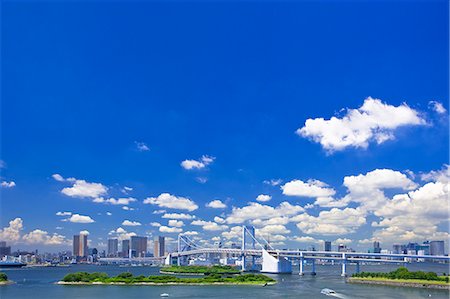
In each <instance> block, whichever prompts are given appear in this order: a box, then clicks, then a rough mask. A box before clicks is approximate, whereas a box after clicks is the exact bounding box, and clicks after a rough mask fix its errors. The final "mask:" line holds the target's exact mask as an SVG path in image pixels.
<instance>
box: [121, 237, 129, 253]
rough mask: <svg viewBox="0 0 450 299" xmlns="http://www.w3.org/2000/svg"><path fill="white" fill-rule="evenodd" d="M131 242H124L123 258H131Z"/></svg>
mask: <svg viewBox="0 0 450 299" xmlns="http://www.w3.org/2000/svg"><path fill="white" fill-rule="evenodd" d="M129 254H130V240H122V257H130V256H129Z"/></svg>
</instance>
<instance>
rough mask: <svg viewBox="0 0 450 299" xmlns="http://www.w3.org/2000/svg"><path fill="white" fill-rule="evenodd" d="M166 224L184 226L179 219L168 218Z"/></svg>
mask: <svg viewBox="0 0 450 299" xmlns="http://www.w3.org/2000/svg"><path fill="white" fill-rule="evenodd" d="M168 225H169V226H174V227H182V226H184V222H183V221H181V220H175V219H170V220H169V223H168Z"/></svg>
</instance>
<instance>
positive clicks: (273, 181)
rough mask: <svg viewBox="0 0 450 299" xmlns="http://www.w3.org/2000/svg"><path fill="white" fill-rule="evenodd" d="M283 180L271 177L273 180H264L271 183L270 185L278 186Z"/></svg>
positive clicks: (267, 183)
mask: <svg viewBox="0 0 450 299" xmlns="http://www.w3.org/2000/svg"><path fill="white" fill-rule="evenodd" d="M282 182H283V180H282V179H271V180H265V181H263V183H264V184H266V185H270V186H278V185H280V184H281V183H282Z"/></svg>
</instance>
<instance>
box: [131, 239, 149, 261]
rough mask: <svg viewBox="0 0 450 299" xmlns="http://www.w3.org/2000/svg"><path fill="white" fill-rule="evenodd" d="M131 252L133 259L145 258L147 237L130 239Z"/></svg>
mask: <svg viewBox="0 0 450 299" xmlns="http://www.w3.org/2000/svg"><path fill="white" fill-rule="evenodd" d="M131 252H132V256H134V257H145V254H146V253H147V237H138V236H132V237H131Z"/></svg>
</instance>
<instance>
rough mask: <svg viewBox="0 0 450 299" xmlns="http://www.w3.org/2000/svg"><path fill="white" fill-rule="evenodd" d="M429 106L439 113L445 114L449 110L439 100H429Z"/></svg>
mask: <svg viewBox="0 0 450 299" xmlns="http://www.w3.org/2000/svg"><path fill="white" fill-rule="evenodd" d="M428 106H430V107H431V109H433V110H434V111H436V112H437V113H439V114H444V113H446V112H447V110H446V109H445V108H444V105H442V103H440V102H437V101H429V102H428Z"/></svg>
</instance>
